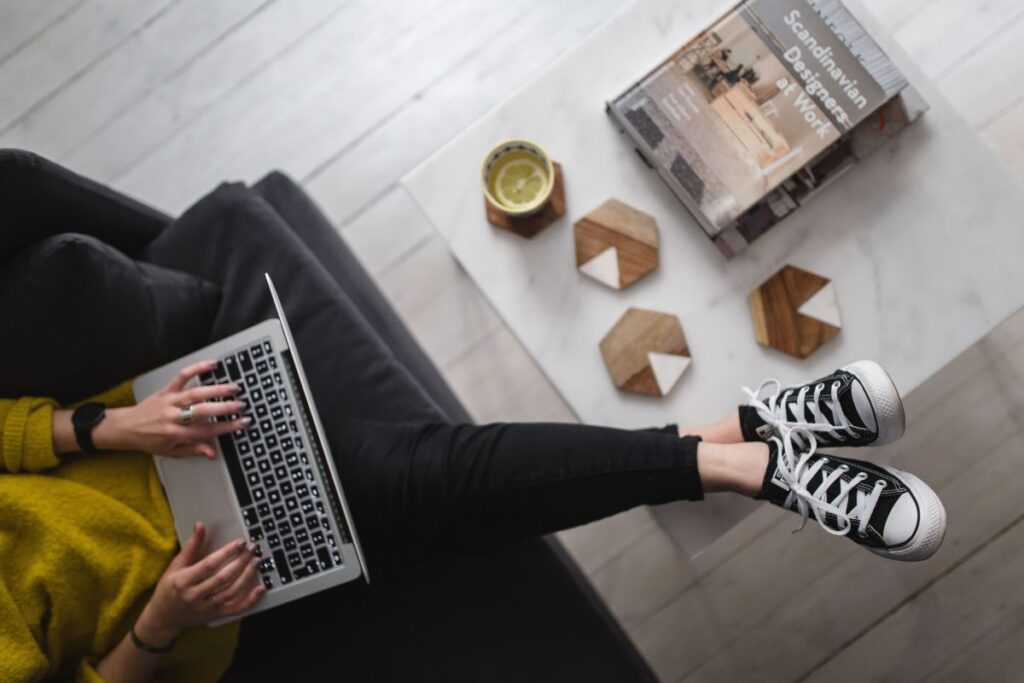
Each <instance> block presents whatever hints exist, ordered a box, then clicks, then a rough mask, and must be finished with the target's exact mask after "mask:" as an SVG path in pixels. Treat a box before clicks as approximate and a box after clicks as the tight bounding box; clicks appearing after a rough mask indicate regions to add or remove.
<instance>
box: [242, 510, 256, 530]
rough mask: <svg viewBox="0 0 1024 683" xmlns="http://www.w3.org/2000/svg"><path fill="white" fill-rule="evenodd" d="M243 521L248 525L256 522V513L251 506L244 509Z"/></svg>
mask: <svg viewBox="0 0 1024 683" xmlns="http://www.w3.org/2000/svg"><path fill="white" fill-rule="evenodd" d="M242 521H244V522H245V525H246V526H252V525H253V524H255V523H256V513H255V511H254V510H253V509H252V508H251V507H247V508H243V509H242Z"/></svg>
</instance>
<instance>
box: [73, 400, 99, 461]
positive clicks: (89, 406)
mask: <svg viewBox="0 0 1024 683" xmlns="http://www.w3.org/2000/svg"><path fill="white" fill-rule="evenodd" d="M97 406H98V407H99V410H100V414H99V417H98V418H96V419H93V420H90V421H88V422H85V421H84V420H83V417H82V416H83V411H85V410H96V409H97ZM105 408H106V406H104V405H103V404H102V403H85V404H83V405H80V406H79V407H78V408H76V409H75V412H74V413H72V414H71V426H72V427H73V428H74V430H75V440H76V441H77V442H78V447H79V448H81V449H82V452H83V453H95V452H96V445H95V444H93V442H92V430H93V429H95V428H96V425H98V424H99V423H100V422H102V421H103V418H104V417H105V415H104V412H103V411H104V409H105Z"/></svg>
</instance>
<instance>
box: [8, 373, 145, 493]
mask: <svg viewBox="0 0 1024 683" xmlns="http://www.w3.org/2000/svg"><path fill="white" fill-rule="evenodd" d="M87 400H89V401H99V402H101V403H104V404H105V405H106V406H107V407H108V408H118V407H123V406H130V405H132V404H133V403H134V402H135V397H134V395H133V393H132V383H131V381H127V382H123V383H121V384H118V385H117V386H116V387H113V388H112V389H108V390H107V391H105V392H103V393H102V394H99V395H98V396H94V397H92V398H90V399H87ZM83 403H84V401H83ZM76 405H79V404H76ZM57 408H60V405H59V404H58V403H57V402H56V401H54V400H53V399H50V398H33V397H29V396H24V397H22V398H16V399H3V398H0V472H12V473H13V472H43V471H45V470H50V469H53V468H54V467H56V466H57V465H59V464H60V458H59V457H58V456H57V454H56V453H55V452H54V450H53V411H54V410H56V409H57Z"/></svg>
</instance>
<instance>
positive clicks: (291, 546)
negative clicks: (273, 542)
mask: <svg viewBox="0 0 1024 683" xmlns="http://www.w3.org/2000/svg"><path fill="white" fill-rule="evenodd" d="M298 547H299V544H298V543H296V542H295V539H294V538H291V537H290V536H289V537H288V538H286V539H284V549H285V550H295V549H296V548H298Z"/></svg>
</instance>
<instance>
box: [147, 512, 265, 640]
mask: <svg viewBox="0 0 1024 683" xmlns="http://www.w3.org/2000/svg"><path fill="white" fill-rule="evenodd" d="M205 541H206V527H205V526H204V525H203V523H202V522H197V523H196V526H195V530H194V532H193V534H192V538H190V539H189V540H188V542H187V543H185V545H184V547H182V549H181V552H179V553H178V554H177V555H176V556H175V557H174V559H173V560H171V563H170V565H168V566H167V569H166V570H165V571H164V574H163V576H161V577H160V581H159V582H157V584H156V588H155V589H154V590H153V597H151V598H150V599H149V602H148V603H147V604H146V606H145V608H143V610H142V614H140V615H139V619H138V621H137V622H136V623H135V633H136V635H138V637H139V638H140V639H141V640H142V641H143V642H145V643H147V644H149V645H154V646H157V647H162V646H165V645H168V644H169V643H171V642H172V641H173V640H174V639H175V638H177V637H178V635H179V634H180V633H181V631H182V630H184V629H185V628H188V627H191V626H199V625H201V624H205V623H207V622H210V621H213V620H215V619H221V618H223V617H230V616H233V615H236V614H239V613H240V612H244V611H245V610H247V609H249V608H250V607H252V606H253V605H255V604H256V601H257V600H259V599H260V597H261V596H262V595H263V594H264V593H266V592H267V589H266V588H264V587H263V583H262V582H261V581H260V573H259V570H258V569H257V568H256V567H257V565H258V564H259V563H260V558H258V557H254V556H253V554H252V550H251V548H252V547H251V546H247V545H246V543H245V541H244V540H242V539H238V540H237V541H232V542H231V543H228V544H227V545H225V546H223V547H222V548H220V549H219V550H215V551H214V552H212V553H210V554H209V555H207V556H206V557H203V558H202V559H200V557H201V553H202V549H203V544H204V543H205Z"/></svg>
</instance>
